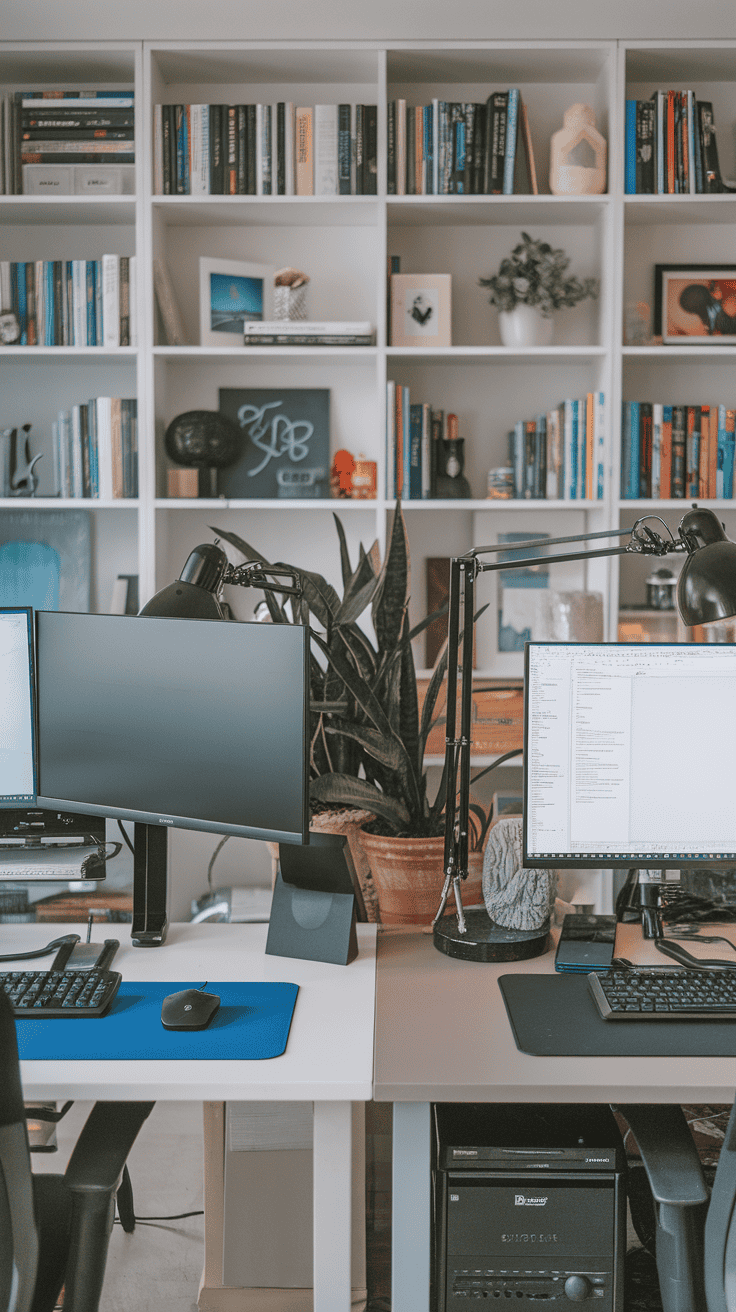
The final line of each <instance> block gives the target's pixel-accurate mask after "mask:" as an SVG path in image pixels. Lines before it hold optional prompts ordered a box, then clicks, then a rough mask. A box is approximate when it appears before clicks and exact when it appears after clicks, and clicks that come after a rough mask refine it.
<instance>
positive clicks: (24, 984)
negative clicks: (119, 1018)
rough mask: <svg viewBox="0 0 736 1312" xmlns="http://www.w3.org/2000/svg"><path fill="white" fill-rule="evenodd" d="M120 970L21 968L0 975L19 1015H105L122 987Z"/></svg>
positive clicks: (1, 983) (0, 985)
mask: <svg viewBox="0 0 736 1312" xmlns="http://www.w3.org/2000/svg"><path fill="white" fill-rule="evenodd" d="M122 979H123V977H122V975H121V974H119V973H118V971H116V970H94V969H93V970H22V971H21V970H18V971H10V972H9V973H8V974H7V975H0V987H1V988H3V989H4V990H5V992H6V994H7V996H8V998H9V999H10V1003H11V1005H12V1008H13V1013H14V1015H16V1016H34V1017H36V1019H38V1018H39V1017H43V1019H44V1020H45V1019H46V1018H47V1017H48V1018H49V1019H51V1018H52V1017H57V1016H63V1017H66V1016H74V1017H80V1016H82V1017H96V1016H104V1014H105V1012H106V1011H107V1009H108V1007H109V1006H110V1003H111V1002H112V1000H113V998H114V997H115V994H116V993H117V991H118V989H119V988H120V984H121V982H122Z"/></svg>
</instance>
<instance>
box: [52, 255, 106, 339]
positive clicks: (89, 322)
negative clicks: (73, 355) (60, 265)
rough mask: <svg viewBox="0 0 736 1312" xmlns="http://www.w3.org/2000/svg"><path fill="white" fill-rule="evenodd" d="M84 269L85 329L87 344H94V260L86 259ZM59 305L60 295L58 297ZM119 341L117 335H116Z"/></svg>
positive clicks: (95, 328) (95, 335)
mask: <svg viewBox="0 0 736 1312" xmlns="http://www.w3.org/2000/svg"><path fill="white" fill-rule="evenodd" d="M86 266H87V267H86V270H85V292H86V315H85V319H86V323H85V329H86V334H87V343H86V344H87V346H95V345H96V343H97V324H96V322H95V308H96V298H95V261H94V260H87V261H86ZM59 304H60V305H61V297H59ZM118 342H119V337H118Z"/></svg>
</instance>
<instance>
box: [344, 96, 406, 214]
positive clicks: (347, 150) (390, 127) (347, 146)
mask: <svg viewBox="0 0 736 1312" xmlns="http://www.w3.org/2000/svg"><path fill="white" fill-rule="evenodd" d="M392 105H393V108H394V111H395V108H396V106H395V103H394V102H392ZM392 105H389V107H388V109H389V122H388V124H387V135H388V139H389V153H392V154H393V183H394V190H393V191H389V195H391V196H393V195H395V194H396V154H395V144H394V142H393V141H392V137H393V134H394V133H395V131H396V120H395V112H394V115H393V116H392V115H391V108H392ZM392 117H393V122H392V121H391V120H392ZM350 155H351V143H350V106H349V105H338V107H337V183H338V192H339V194H340V195H341V196H349V195H350V194H351V192H350ZM390 171H391V170H390V165H389V174H390Z"/></svg>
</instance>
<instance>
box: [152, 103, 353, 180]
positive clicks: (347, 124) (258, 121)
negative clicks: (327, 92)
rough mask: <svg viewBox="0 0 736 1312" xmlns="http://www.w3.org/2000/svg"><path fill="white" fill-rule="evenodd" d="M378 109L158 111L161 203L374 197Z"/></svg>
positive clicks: (157, 164) (197, 107)
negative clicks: (174, 200)
mask: <svg viewBox="0 0 736 1312" xmlns="http://www.w3.org/2000/svg"><path fill="white" fill-rule="evenodd" d="M377 125H378V107H377V106H376V105H357V104H350V105H348V104H344V105H314V106H295V105H294V104H292V103H291V102H290V101H279V102H278V103H277V104H275V105H156V106H155V109H154V132H153V136H154V191H155V193H156V194H157V195H163V196H207V195H212V196H312V195H314V196H375V195H376V191H377V181H378V164H377V160H378V139H377V131H378V126H377Z"/></svg>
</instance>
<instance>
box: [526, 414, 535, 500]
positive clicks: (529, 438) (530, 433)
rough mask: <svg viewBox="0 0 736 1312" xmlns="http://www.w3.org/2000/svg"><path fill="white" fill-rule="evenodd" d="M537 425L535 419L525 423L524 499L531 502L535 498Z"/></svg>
mask: <svg viewBox="0 0 736 1312" xmlns="http://www.w3.org/2000/svg"><path fill="white" fill-rule="evenodd" d="M536 433H537V424H536V420H534V419H527V420H525V422H524V499H525V500H526V501H530V500H532V499H533V497H534V454H535V445H536Z"/></svg>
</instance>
